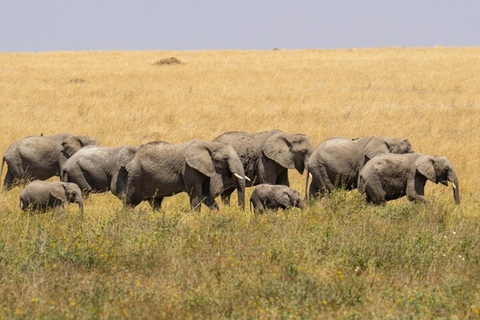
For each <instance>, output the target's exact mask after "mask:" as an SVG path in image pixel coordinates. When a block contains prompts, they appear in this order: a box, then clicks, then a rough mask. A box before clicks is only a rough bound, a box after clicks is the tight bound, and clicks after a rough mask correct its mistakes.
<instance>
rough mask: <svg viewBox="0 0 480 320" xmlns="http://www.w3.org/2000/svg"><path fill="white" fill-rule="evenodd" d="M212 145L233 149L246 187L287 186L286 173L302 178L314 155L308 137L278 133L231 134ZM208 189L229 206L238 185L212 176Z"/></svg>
mask: <svg viewBox="0 0 480 320" xmlns="http://www.w3.org/2000/svg"><path fill="white" fill-rule="evenodd" d="M214 141H216V142H222V143H228V144H230V145H232V146H233V148H234V149H235V151H236V152H237V154H238V156H239V157H240V160H241V161H242V164H243V167H244V169H245V174H246V176H247V182H246V185H247V186H252V185H258V184H263V183H268V184H281V185H285V186H290V182H289V180H288V169H296V170H297V171H298V172H299V173H300V174H303V171H304V169H305V167H306V165H307V163H308V159H309V157H310V155H311V154H312V152H313V144H312V141H311V140H310V138H309V137H307V136H306V135H304V134H296V133H287V132H283V131H280V130H272V131H264V132H258V133H246V132H240V131H232V132H226V133H224V134H221V135H220V136H218V137H217V138H215V140H214ZM211 187H212V194H213V196H214V197H217V196H218V195H219V194H221V197H222V200H223V202H224V203H225V204H229V203H230V195H231V194H232V192H233V191H234V190H235V187H236V188H237V189H238V181H235V180H233V179H227V178H226V177H221V176H220V175H215V176H214V177H213V178H212V184H211Z"/></svg>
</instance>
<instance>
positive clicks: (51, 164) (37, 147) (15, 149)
mask: <svg viewBox="0 0 480 320" xmlns="http://www.w3.org/2000/svg"><path fill="white" fill-rule="evenodd" d="M87 145H98V141H97V140H96V139H95V138H92V137H89V136H80V135H72V134H71V133H63V134H57V135H53V136H29V137H25V138H22V139H20V140H18V141H16V142H14V143H13V144H12V145H10V146H9V147H8V149H7V151H6V152H5V154H4V155H3V161H2V168H1V170H0V176H1V174H2V172H3V166H4V164H5V162H6V163H7V166H8V170H7V173H6V175H5V180H4V182H3V184H4V186H5V187H6V188H7V190H8V189H11V188H12V187H13V186H14V185H15V183H16V182H17V181H19V180H25V179H28V180H35V179H37V180H46V179H48V178H50V177H53V176H60V173H61V168H62V166H63V164H64V163H65V161H67V159H68V158H69V157H71V156H72V155H73V154H74V153H75V152H77V151H78V150H80V149H81V148H83V147H85V146H87Z"/></svg>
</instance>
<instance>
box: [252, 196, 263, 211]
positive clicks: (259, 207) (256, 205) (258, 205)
mask: <svg viewBox="0 0 480 320" xmlns="http://www.w3.org/2000/svg"><path fill="white" fill-rule="evenodd" d="M250 202H251V203H252V204H253V212H255V213H264V212H265V207H264V206H263V203H262V201H260V199H258V198H252V199H250Z"/></svg>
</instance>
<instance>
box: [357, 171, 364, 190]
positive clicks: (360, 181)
mask: <svg viewBox="0 0 480 320" xmlns="http://www.w3.org/2000/svg"><path fill="white" fill-rule="evenodd" d="M365 188H366V186H365V178H364V177H363V175H362V174H359V175H358V182H357V190H358V192H360V193H361V194H363V193H365Z"/></svg>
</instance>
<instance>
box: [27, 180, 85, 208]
mask: <svg viewBox="0 0 480 320" xmlns="http://www.w3.org/2000/svg"><path fill="white" fill-rule="evenodd" d="M65 202H68V203H77V204H78V206H79V208H80V214H82V215H83V199H82V192H81V191H80V188H79V187H78V186H77V185H76V184H75V183H70V182H61V181H42V180H35V181H32V182H30V183H29V184H27V185H26V186H25V188H24V189H23V190H22V193H21V194H20V206H21V208H22V210H36V211H42V212H45V211H46V210H47V209H51V208H53V209H61V210H62V211H63V204H64V203H65Z"/></svg>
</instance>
